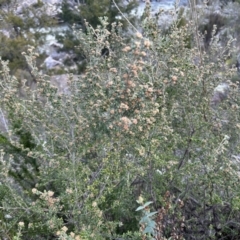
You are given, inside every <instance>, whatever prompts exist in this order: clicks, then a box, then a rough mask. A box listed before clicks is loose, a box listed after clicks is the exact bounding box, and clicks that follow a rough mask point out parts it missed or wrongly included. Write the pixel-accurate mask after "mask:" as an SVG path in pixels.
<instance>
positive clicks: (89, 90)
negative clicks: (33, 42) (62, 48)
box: [0, 4, 240, 240]
mask: <svg viewBox="0 0 240 240" xmlns="http://www.w3.org/2000/svg"><path fill="white" fill-rule="evenodd" d="M176 15H177V14H176ZM176 15H175V16H176ZM159 17H161V13H159V14H157V15H156V16H154V17H152V16H151V14H150V7H149V4H147V6H146V9H145V14H144V19H143V21H142V29H143V34H141V33H140V32H139V31H137V30H136V29H135V28H134V27H133V26H132V25H129V29H130V28H131V30H132V32H133V34H132V35H131V40H129V36H128V37H126V36H125V34H124V33H123V32H122V25H121V24H120V23H119V24H116V23H112V24H111V28H110V29H109V22H108V19H107V18H100V19H99V21H100V23H101V25H98V26H97V27H96V28H93V27H92V26H91V25H90V24H86V32H85V31H81V30H74V32H73V34H74V36H75V37H76V39H78V40H79V48H81V49H82V50H83V51H84V55H85V56H86V59H87V67H86V70H85V72H84V73H83V74H81V75H80V76H79V77H78V78H74V77H73V76H72V75H69V94H59V93H58V91H57V89H56V88H54V87H53V86H51V85H50V80H49V76H47V75H44V74H42V73H41V72H40V71H39V70H38V68H37V67H36V59H37V58H38V53H37V52H36V49H35V48H34V47H29V46H28V48H27V50H26V51H25V52H23V53H22V54H23V56H24V57H25V59H26V63H27V66H28V67H29V69H31V74H32V75H33V76H34V78H35V79H36V81H37V88H36V89H34V90H32V89H30V88H29V87H28V86H27V85H24V79H19V78H17V77H16V76H14V75H12V74H11V73H10V70H9V68H8V64H9V63H8V62H7V61H5V60H4V59H3V58H2V59H1V72H0V74H1V75H0V76H1V79H2V80H1V84H0V87H1V92H0V94H1V96H0V103H1V117H2V121H3V122H4V123H5V125H6V124H7V119H8V122H9V123H8V125H7V126H6V129H7V131H6V132H2V133H1V135H0V146H1V152H0V154H1V155H0V161H1V165H0V176H1V177H0V179H1V180H0V183H1V184H0V235H1V237H2V238H3V239H15V240H17V239H27V240H30V239H34V240H36V239H76V240H77V239H99V240H100V239H189V240H190V239H226V238H225V237H228V239H239V236H240V235H239V234H240V233H239V231H240V227H239V224H238V223H239V221H240V212H239V210H240V189H239V187H238V182H239V157H238V153H239V150H240V149H239V147H240V144H239V140H240V139H239V136H240V125H239V120H240V112H239V111H238V109H239V100H240V99H239V97H240V96H239V89H238V85H237V84H236V83H233V82H231V79H232V77H233V76H234V75H235V74H236V73H235V72H236V69H235V68H232V66H230V67H229V66H226V64H225V62H226V60H227V59H228V58H229V56H231V46H232V41H233V40H232V39H229V41H228V44H227V46H226V47H221V46H220V45H219V42H218V39H217V38H211V41H209V43H208V45H209V46H208V48H207V52H206V51H204V50H203V46H204V38H201V37H200V36H199V34H196V22H195V21H189V22H188V23H185V24H182V25H181V26H180V25H179V19H178V20H176V21H174V22H173V24H172V25H171V26H170V28H169V29H168V31H164V32H163V31H162V30H161V29H159V27H158V18H159ZM213 30H214V28H213ZM129 32H130V31H129ZM129 34H130V33H129ZM213 35H214V33H213ZM190 42H191V44H189V43H190ZM104 48H107V49H108V51H109V54H107V55H104V56H103V54H102V50H103V49H104ZM19 81H22V86H23V87H22V88H24V92H25V93H26V94H25V97H24V98H19V95H18V90H19ZM223 82H225V83H227V84H228V85H227V86H228V98H226V99H225V100H224V101H221V102H220V101H218V102H214V101H212V97H213V94H214V89H215V87H217V86H218V85H219V84H221V83H223ZM221 100H222V98H221ZM4 115H5V117H3V116H4ZM136 200H137V201H136ZM145 201H146V202H145ZM147 201H151V202H147ZM139 204H140V206H139ZM150 208H152V210H154V211H156V212H150ZM136 209H137V210H138V211H136ZM141 213H142V214H143V215H141ZM139 221H140V225H139Z"/></svg>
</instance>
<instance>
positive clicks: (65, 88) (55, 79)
mask: <svg viewBox="0 0 240 240" xmlns="http://www.w3.org/2000/svg"><path fill="white" fill-rule="evenodd" d="M69 78H70V76H69V75H68V74H61V75H53V76H51V77H50V82H51V84H52V85H53V86H55V87H57V89H58V93H59V94H70V89H69V85H68V80H69ZM77 78H78V75H73V80H77Z"/></svg>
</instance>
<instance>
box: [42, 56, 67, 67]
mask: <svg viewBox="0 0 240 240" xmlns="http://www.w3.org/2000/svg"><path fill="white" fill-rule="evenodd" d="M42 66H45V67H46V68H47V69H48V70H50V69H54V68H56V67H63V66H64V65H63V63H62V62H61V61H58V60H55V59H53V58H52V57H51V56H48V57H47V58H46V59H45V61H44V63H43V65H42Z"/></svg>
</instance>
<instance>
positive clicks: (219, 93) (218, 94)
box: [211, 83, 229, 107]
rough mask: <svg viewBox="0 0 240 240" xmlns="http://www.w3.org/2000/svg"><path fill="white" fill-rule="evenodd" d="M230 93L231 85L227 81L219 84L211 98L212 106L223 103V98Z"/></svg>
mask: <svg viewBox="0 0 240 240" xmlns="http://www.w3.org/2000/svg"><path fill="white" fill-rule="evenodd" d="M228 93H229V85H228V84H227V83H221V84H219V85H218V86H217V87H216V88H215V89H214V92H213V97H212V99H211V105H212V107H216V106H218V105H219V103H221V102H222V101H223V100H225V99H226V98H227V96H228Z"/></svg>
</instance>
